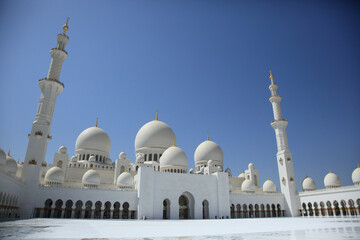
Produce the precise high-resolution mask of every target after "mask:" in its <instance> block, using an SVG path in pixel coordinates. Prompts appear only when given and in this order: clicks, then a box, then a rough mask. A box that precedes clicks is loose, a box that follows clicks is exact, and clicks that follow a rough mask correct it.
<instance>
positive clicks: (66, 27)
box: [62, 17, 69, 34]
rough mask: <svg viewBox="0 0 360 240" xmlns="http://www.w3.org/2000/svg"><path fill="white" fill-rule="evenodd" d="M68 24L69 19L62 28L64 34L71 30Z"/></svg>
mask: <svg viewBox="0 0 360 240" xmlns="http://www.w3.org/2000/svg"><path fill="white" fill-rule="evenodd" d="M68 23H69V17H68V18H67V19H66V23H65V25H64V26H63V27H62V28H63V34H65V33H66V31H67V30H69V26H68Z"/></svg>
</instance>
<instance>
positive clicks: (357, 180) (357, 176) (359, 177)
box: [351, 167, 360, 185]
mask: <svg viewBox="0 0 360 240" xmlns="http://www.w3.org/2000/svg"><path fill="white" fill-rule="evenodd" d="M351 178H352V181H353V183H354V184H355V185H360V167H357V168H355V170H354V171H353V173H352V175H351Z"/></svg>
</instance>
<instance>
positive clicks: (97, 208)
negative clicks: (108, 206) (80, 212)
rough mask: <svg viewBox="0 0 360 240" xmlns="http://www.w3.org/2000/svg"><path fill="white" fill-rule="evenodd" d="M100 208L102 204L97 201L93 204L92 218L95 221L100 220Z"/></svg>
mask: <svg viewBox="0 0 360 240" xmlns="http://www.w3.org/2000/svg"><path fill="white" fill-rule="evenodd" d="M101 206H102V203H101V202H100V201H97V202H96V203H95V211H94V218H96V219H99V218H101Z"/></svg>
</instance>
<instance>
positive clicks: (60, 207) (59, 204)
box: [54, 199, 63, 218]
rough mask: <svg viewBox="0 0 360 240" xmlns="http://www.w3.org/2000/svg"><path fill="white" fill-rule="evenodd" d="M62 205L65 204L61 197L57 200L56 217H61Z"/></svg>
mask: <svg viewBox="0 0 360 240" xmlns="http://www.w3.org/2000/svg"><path fill="white" fill-rule="evenodd" d="M62 205H63V201H62V200H61V199H58V200H57V201H56V202H55V211H54V218H61V213H62Z"/></svg>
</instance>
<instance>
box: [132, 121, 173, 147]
mask: <svg viewBox="0 0 360 240" xmlns="http://www.w3.org/2000/svg"><path fill="white" fill-rule="evenodd" d="M174 142H176V138H175V134H174V132H173V130H172V129H171V128H170V127H169V126H168V125H167V124H166V123H164V122H162V121H159V120H153V121H151V122H148V123H146V124H145V125H144V126H142V128H140V130H139V131H138V133H137V134H136V138H135V150H138V149H140V148H164V149H167V148H168V147H170V146H172V145H173V143H174Z"/></svg>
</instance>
